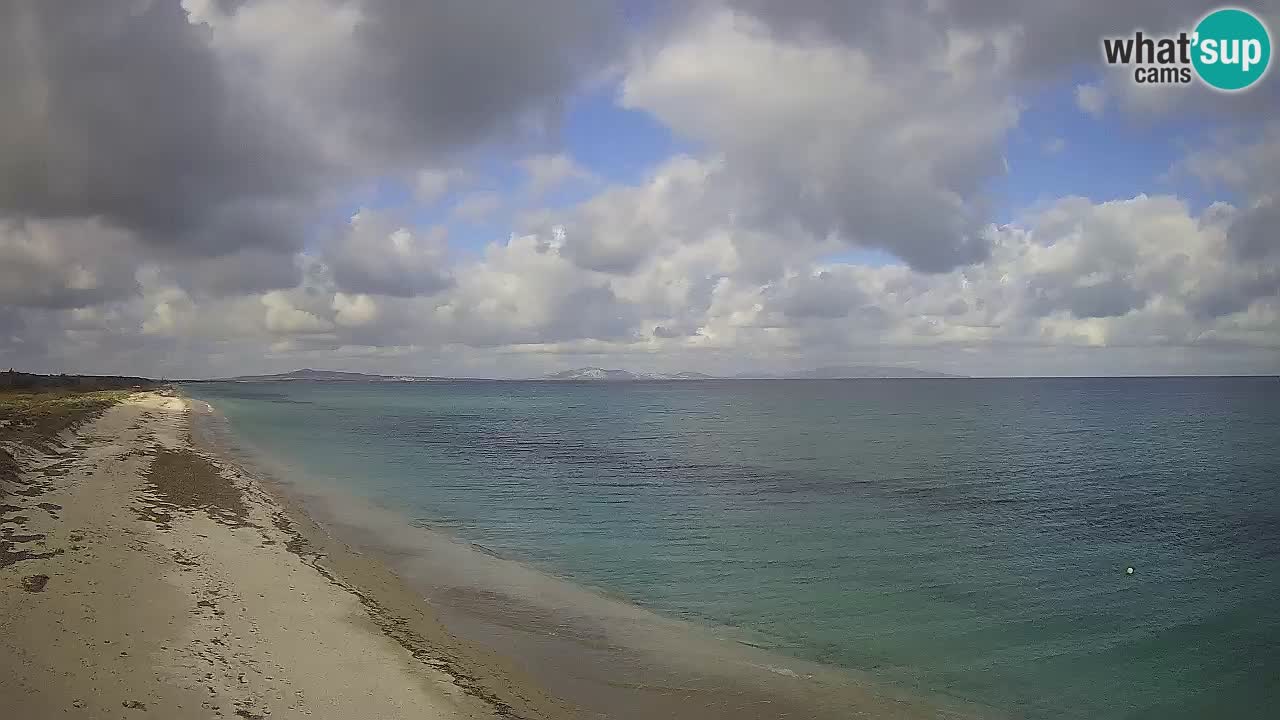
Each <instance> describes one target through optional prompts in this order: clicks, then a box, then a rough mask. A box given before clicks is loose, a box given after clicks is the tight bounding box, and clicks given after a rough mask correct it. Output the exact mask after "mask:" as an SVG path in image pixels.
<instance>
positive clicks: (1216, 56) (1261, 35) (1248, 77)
mask: <svg viewBox="0 0 1280 720" xmlns="http://www.w3.org/2000/svg"><path fill="white" fill-rule="evenodd" d="M1192 43H1193V44H1194V49H1193V50H1192V55H1191V64H1192V65H1195V68H1196V73H1197V74H1199V75H1200V79H1201V80H1203V81H1205V83H1207V84H1208V85H1209V86H1210V87H1213V88H1217V89H1218V90H1226V91H1228V92H1231V91H1234V90H1243V89H1245V88H1247V87H1249V86H1250V85H1252V84H1254V83H1256V82H1258V80H1260V79H1261V78H1262V76H1263V75H1264V74H1266V72H1267V65H1268V64H1270V62H1271V35H1270V34H1269V33H1268V32H1267V26H1266V25H1263V24H1262V21H1261V20H1259V19H1258V18H1256V17H1254V16H1253V14H1252V13H1250V12H1248V11H1247V10H1239V9H1237V8H1223V9H1221V10H1214V11H1213V12H1211V13H1209V14H1208V15H1205V16H1204V19H1203V20H1201V21H1200V24H1199V25H1196V30H1195V35H1194V36H1193V39H1192Z"/></svg>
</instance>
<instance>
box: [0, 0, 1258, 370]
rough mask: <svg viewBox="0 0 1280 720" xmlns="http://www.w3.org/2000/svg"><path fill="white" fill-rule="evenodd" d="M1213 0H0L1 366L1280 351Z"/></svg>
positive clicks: (980, 364)
mask: <svg viewBox="0 0 1280 720" xmlns="http://www.w3.org/2000/svg"><path fill="white" fill-rule="evenodd" d="M1236 5H1237V6H1239V7H1245V8H1249V9H1251V10H1252V11H1253V12H1254V13H1255V14H1256V15H1257V16H1258V17H1260V18H1262V19H1263V21H1264V22H1265V23H1266V24H1267V25H1268V26H1269V27H1270V28H1272V31H1271V32H1272V34H1273V35H1275V34H1276V28H1280V0H1267V1H1264V2H1242V3H1237V4H1236ZM1215 7H1216V5H1213V4H1210V3H1204V2H1187V1H1184V0H1159V1H1157V0H1137V1H1134V2H1126V3H1063V2H1060V1H1058V0H1027V1H1022V2H1011V1H1010V0H974V1H966V2H958V1H948V0H906V1H905V2H904V1H903V0H884V1H883V2H858V3H848V2H840V1H839V0H793V1H791V2H787V3H779V2H771V1H769V0H694V1H692V2H653V3H645V2H640V1H639V0H626V1H623V2H617V3H610V2H606V1H605V0H600V1H593V2H576V1H568V0H540V1H539V2H536V3H515V2H509V1H507V0H491V1H490V0H479V1H472V2H416V1H411V0H182V1H181V2H179V1H177V0H121V2H112V3H103V2H99V1H98V0H68V1H67V2H57V3H49V2H44V1H43V0H0V97H3V98H5V101H4V102H3V103H0V366H12V367H16V368H19V369H23V370H28V371H38V372H80V373H120V374H134V375H137V374H141V375H150V376H164V377H221V376H228V375H235V374H246V373H266V372H280V371H287V370H292V369H296V368H300V367H312V368H323V369H334V370H354V371H364V372H378V373H391V374H419V375H457V376H482V377H526V376H532V375H538V374H541V373H544V372H550V371H556V370H561V369H564V368H570V367H578V366H602V367H610V368H625V369H630V370H634V371H653V372H672V371H679V370H691V371H700V372H707V373H712V374H732V373H740V372H778V371H786V370H797V369H805V368H813V367H819V366H828V365H857V364H875V365H897V366H903V367H916V368H924V369H931V370H938V371H945V372H953V373H960V374H968V375H1164V374H1254V373H1265V374H1277V373H1280V230H1278V228H1280V112H1278V111H1280V79H1277V78H1278V77H1280V74H1278V73H1277V72H1276V71H1274V70H1272V71H1270V72H1269V73H1268V74H1267V75H1266V76H1265V77H1264V78H1263V79H1262V80H1261V81H1259V82H1258V83H1257V84H1256V85H1255V86H1253V87H1252V88H1250V89H1249V90H1247V91H1244V92H1238V93H1230V94H1228V93H1221V92H1215V91H1213V90H1211V89H1209V88H1207V87H1205V86H1203V85H1201V84H1199V83H1198V82H1197V83H1192V84H1191V85H1165V86H1143V85H1139V84H1136V83H1134V82H1133V79H1132V74H1131V72H1130V71H1127V70H1124V69H1116V68H1109V67H1107V66H1105V65H1104V64H1103V62H1102V53H1101V39H1102V38H1103V37H1110V36H1124V35H1128V34H1132V33H1133V31H1134V30H1135V29H1139V28H1141V29H1144V30H1146V31H1148V32H1151V33H1160V32H1167V33H1176V32H1177V31H1179V30H1189V29H1190V28H1192V27H1193V26H1194V25H1195V23H1196V22H1197V21H1198V19H1199V18H1201V17H1202V16H1204V15H1205V14H1206V13H1207V12H1208V11H1210V10H1212V9H1214V8H1215Z"/></svg>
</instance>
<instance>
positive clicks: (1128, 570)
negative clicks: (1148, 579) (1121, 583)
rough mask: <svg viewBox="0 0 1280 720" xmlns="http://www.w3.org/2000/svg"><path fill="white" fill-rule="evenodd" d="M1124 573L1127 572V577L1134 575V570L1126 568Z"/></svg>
mask: <svg viewBox="0 0 1280 720" xmlns="http://www.w3.org/2000/svg"><path fill="white" fill-rule="evenodd" d="M1124 572H1125V574H1126V575H1132V574H1133V568H1131V567H1127V568H1125V569H1124Z"/></svg>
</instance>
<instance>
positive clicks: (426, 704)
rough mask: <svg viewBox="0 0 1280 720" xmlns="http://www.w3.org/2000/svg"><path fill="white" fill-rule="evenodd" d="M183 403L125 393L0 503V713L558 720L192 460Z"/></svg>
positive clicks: (533, 690) (299, 524) (395, 593)
mask: <svg viewBox="0 0 1280 720" xmlns="http://www.w3.org/2000/svg"><path fill="white" fill-rule="evenodd" d="M191 402H192V401H190V400H187V399H185V398H181V397H174V396H172V395H162V394H157V393H136V394H133V395H131V396H130V397H128V398H126V399H125V400H123V401H122V402H120V403H118V404H116V405H114V406H112V407H110V408H108V409H107V410H106V411H105V412H104V413H103V414H102V415H101V416H100V417H98V418H96V419H93V420H90V421H88V422H86V423H85V424H84V425H83V426H81V427H80V428H79V429H78V431H77V432H76V433H75V434H74V435H73V436H72V435H70V434H69V433H64V434H63V435H62V437H61V442H56V443H52V444H50V445H49V446H47V447H46V448H37V447H31V446H27V445H16V444H10V445H9V446H8V448H9V449H10V451H11V452H12V453H13V454H14V456H15V459H16V460H17V462H18V465H19V469H20V472H21V475H20V477H22V478H27V479H29V480H28V482H27V483H25V484H24V489H23V490H22V492H20V493H11V494H9V495H8V496H7V497H6V499H5V514H4V516H3V524H2V527H3V529H4V534H5V539H6V541H8V542H11V543H14V544H15V545H16V546H18V547H21V548H22V549H23V551H25V556H24V557H20V558H17V559H12V560H6V563H5V564H4V566H3V567H0V609H3V612H0V707H3V708H4V709H5V714H6V715H11V716H13V717H23V718H44V717H63V716H64V715H67V714H70V715H71V716H73V717H75V716H80V717H87V718H97V717H135V716H138V714H139V713H144V712H148V711H149V712H151V713H153V714H154V713H159V716H161V717H172V718H189V717H190V718H196V717H199V718H216V717H242V718H258V719H259V720H261V719H262V718H268V717H270V718H277V717H286V718H287V717H308V716H318V717H378V718H391V717H422V718H515V717H519V718H552V719H554V718H561V717H571V716H572V709H571V708H569V707H568V706H566V705H565V704H564V703H561V702H559V701H557V700H555V699H554V698H552V697H550V696H549V695H547V694H545V693H543V692H541V691H540V690H539V689H538V688H537V686H536V685H534V684H533V683H531V682H529V681H528V680H526V679H524V678H523V677H522V676H521V674H520V673H519V672H517V671H515V670H513V669H512V668H510V667H507V666H505V665H504V663H503V662H502V661H501V660H500V659H499V658H497V657H494V656H492V655H489V654H487V653H484V652H483V651H480V650H478V649H476V648H472V647H470V646H468V645H466V644H464V643H460V642H457V641H456V640H455V639H454V638H452V637H450V636H449V635H448V633H446V632H444V631H443V630H442V628H441V627H440V625H439V623H438V622H436V621H435V619H434V618H433V617H432V616H431V614H430V613H429V612H428V610H427V608H426V607H425V606H424V605H423V603H421V601H420V600H418V599H417V597H416V596H415V595H414V594H413V593H411V592H409V591H408V590H407V589H406V588H405V587H404V586H403V584H402V583H400V582H399V580H398V579H397V578H396V577H395V576H394V575H392V574H391V573H390V572H388V571H386V570H385V568H382V567H381V565H380V564H378V563H375V562H371V561H368V560H365V559H363V558H362V557H360V556H359V555H358V554H356V553H353V552H351V551H349V550H346V549H345V548H343V547H342V546H341V545H340V544H339V543H336V542H333V541H330V540H326V539H325V538H324V536H323V534H322V533H320V532H318V527H316V526H314V525H313V524H309V523H307V522H306V521H305V519H303V518H300V517H299V516H298V515H297V514H296V512H294V511H293V510H292V509H291V508H287V507H285V506H284V505H283V504H281V503H280V502H278V501H277V499H276V498H275V497H274V496H273V495H272V493H271V492H270V491H269V490H268V489H266V488H264V487H263V485H262V484H261V483H260V482H259V481H258V480H257V479H256V478H254V477H252V476H250V475H248V474H245V473H243V472H241V471H240V469H239V468H237V467H235V466H233V465H232V464H230V463H228V462H227V461H226V460H225V459H223V458H220V457H218V456H216V455H213V454H210V453H209V452H208V451H207V450H204V449H197V448H195V447H194V446H193V444H192V439H191V410H190V408H191Z"/></svg>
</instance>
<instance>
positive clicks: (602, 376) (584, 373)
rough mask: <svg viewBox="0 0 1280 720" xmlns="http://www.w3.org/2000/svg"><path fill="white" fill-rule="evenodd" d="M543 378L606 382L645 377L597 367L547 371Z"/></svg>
mask: <svg viewBox="0 0 1280 720" xmlns="http://www.w3.org/2000/svg"><path fill="white" fill-rule="evenodd" d="M542 379H543V380H597V381H607V382H627V381H633V380H643V379H645V378H643V377H641V376H640V375H637V374H635V373H633V372H628V371H626V370H606V369H604V368H598V367H583V368H574V369H572V370H561V371H560V372H556V373H548V374H546V375H543V376H542Z"/></svg>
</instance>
